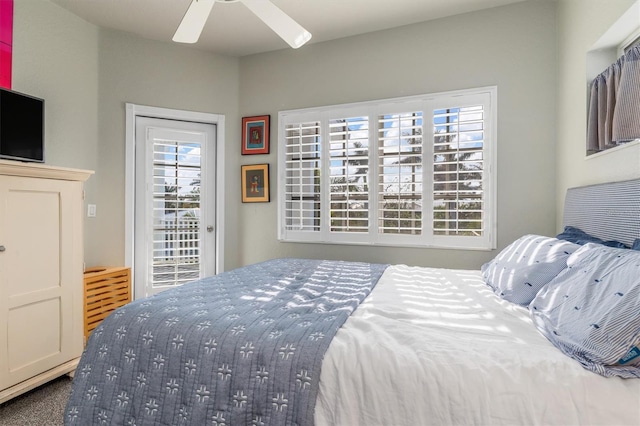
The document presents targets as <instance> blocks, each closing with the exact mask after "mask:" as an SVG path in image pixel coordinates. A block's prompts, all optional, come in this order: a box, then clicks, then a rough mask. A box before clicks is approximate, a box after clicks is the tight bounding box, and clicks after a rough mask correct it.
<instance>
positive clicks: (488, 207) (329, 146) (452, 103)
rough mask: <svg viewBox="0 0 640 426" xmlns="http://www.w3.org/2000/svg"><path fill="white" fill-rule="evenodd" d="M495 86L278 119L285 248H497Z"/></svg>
mask: <svg viewBox="0 0 640 426" xmlns="http://www.w3.org/2000/svg"><path fill="white" fill-rule="evenodd" d="M496 95H497V89H496V88H495V87H490V88H481V89H475V90H464V91H456V92H447V93H439V94H433V95H424V96H412V97H405V98H396V99H388V100H383V101H374V102H364V103H358V104H348V105H337V106H331V107H322V108H310V109H302V110H294V111H282V112H280V113H279V120H278V122H279V124H278V125H279V129H278V136H279V137H278V142H279V149H278V153H279V156H278V161H279V176H278V185H279V194H280V197H279V205H278V208H279V215H278V216H279V217H278V219H279V225H278V228H279V229H278V232H279V239H280V240H283V241H295V242H323V243H345V244H372V245H391V246H420V247H447V248H470V249H490V248H495V186H496V183H495V174H494V173H493V170H492V162H493V160H494V158H495V149H496V146H495V145H496V143H495V123H496V111H495V108H496V107H495V105H496Z"/></svg>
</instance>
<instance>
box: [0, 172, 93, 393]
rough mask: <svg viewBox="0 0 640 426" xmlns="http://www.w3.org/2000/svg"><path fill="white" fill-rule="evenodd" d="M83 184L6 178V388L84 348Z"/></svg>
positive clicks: (0, 299) (2, 355) (2, 340)
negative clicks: (82, 301) (82, 327)
mask: <svg viewBox="0 0 640 426" xmlns="http://www.w3.org/2000/svg"><path fill="white" fill-rule="evenodd" d="M81 210H82V185H81V184H80V183H78V182H71V181H58V180H51V179H39V178H19V177H7V176H2V177H0V246H4V251H1V252H0V320H1V322H2V327H0V389H3V388H6V387H8V386H11V385H13V384H16V383H19V382H21V381H23V380H25V379H28V378H30V377H33V376H35V375H37V374H39V373H42V372H44V371H46V370H48V369H51V368H53V367H55V366H57V365H60V364H62V363H64V362H67V361H69V360H71V359H73V358H75V357H78V356H80V354H81V352H82V337H81V336H82V331H81V326H82V303H81V299H82V256H83V254H82V253H81V252H79V251H80V249H81V247H82V217H81V213H82V211H81Z"/></svg>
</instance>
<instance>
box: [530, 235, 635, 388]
mask: <svg viewBox="0 0 640 426" xmlns="http://www.w3.org/2000/svg"><path fill="white" fill-rule="evenodd" d="M567 263H568V265H569V267H568V268H567V269H566V270H564V271H563V272H561V273H560V274H558V276H557V277H556V278H555V279H553V280H552V281H551V282H550V283H549V284H548V285H547V286H546V287H545V288H543V289H542V290H541V291H540V293H538V295H537V296H536V297H535V299H534V300H533V301H532V302H531V304H530V305H529V310H530V312H531V316H532V318H533V321H534V323H535V325H536V327H537V328H538V330H540V332H541V333H542V334H544V335H545V336H546V337H547V339H549V340H550V341H551V342H552V343H553V344H554V345H555V346H556V347H558V348H559V349H560V350H561V351H562V352H564V353H565V354H567V355H568V356H570V357H572V358H574V359H576V360H577V361H579V362H580V363H581V364H582V365H583V366H584V367H585V368H587V369H589V370H591V371H594V372H596V373H598V374H601V375H603V376H619V377H624V378H632V377H640V252H638V251H635V250H628V249H619V248H613V247H605V246H602V245H599V244H591V243H590V244H586V245H585V246H583V247H582V248H581V249H580V250H577V251H576V252H575V253H573V254H572V255H571V256H570V257H569V259H568V261H567Z"/></svg>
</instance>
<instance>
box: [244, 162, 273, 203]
mask: <svg viewBox="0 0 640 426" xmlns="http://www.w3.org/2000/svg"><path fill="white" fill-rule="evenodd" d="M241 168H242V202H243V203H268V202H269V164H249V165H244V166H241Z"/></svg>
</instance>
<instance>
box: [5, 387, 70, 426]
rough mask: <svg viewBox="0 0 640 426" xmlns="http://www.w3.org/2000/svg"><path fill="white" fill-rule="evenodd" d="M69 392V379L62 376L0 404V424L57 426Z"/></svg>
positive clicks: (60, 421)
mask: <svg viewBox="0 0 640 426" xmlns="http://www.w3.org/2000/svg"><path fill="white" fill-rule="evenodd" d="M69 392H71V379H70V378H69V377H68V376H62V377H60V378H58V379H55V380H52V381H51V382H49V383H46V384H44V385H42V386H40V387H37V388H35V389H33V390H31V391H29V392H27V393H25V394H22V395H20V396H18V397H16V398H13V399H12V400H10V401H7V402H5V403H4V404H0V425H1V426H58V425H62V424H63V418H64V408H65V406H66V405H67V399H69Z"/></svg>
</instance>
